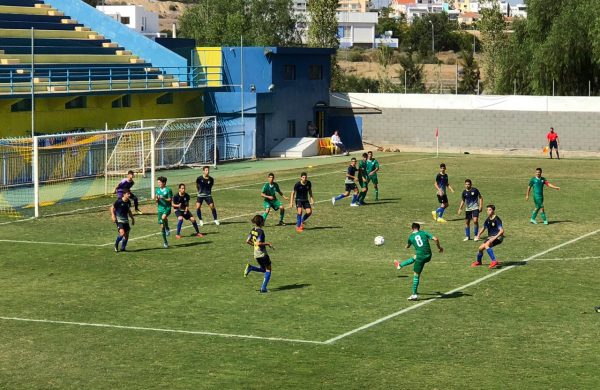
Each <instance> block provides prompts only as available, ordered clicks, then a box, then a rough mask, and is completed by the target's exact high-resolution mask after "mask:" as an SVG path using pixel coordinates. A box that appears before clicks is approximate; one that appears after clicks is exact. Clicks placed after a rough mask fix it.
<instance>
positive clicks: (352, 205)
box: [350, 203, 360, 207]
mask: <svg viewBox="0 0 600 390" xmlns="http://www.w3.org/2000/svg"><path fill="white" fill-rule="evenodd" d="M359 206H360V205H359V204H358V203H350V207H359Z"/></svg>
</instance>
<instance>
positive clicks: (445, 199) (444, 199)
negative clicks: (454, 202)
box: [437, 194, 448, 203]
mask: <svg viewBox="0 0 600 390" xmlns="http://www.w3.org/2000/svg"><path fill="white" fill-rule="evenodd" d="M437 197H438V202H440V203H448V195H446V194H444V195H438V196H437Z"/></svg>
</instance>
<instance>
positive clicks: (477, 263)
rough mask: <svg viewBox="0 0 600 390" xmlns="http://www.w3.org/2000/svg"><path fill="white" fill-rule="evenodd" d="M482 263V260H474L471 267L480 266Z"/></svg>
mask: <svg viewBox="0 0 600 390" xmlns="http://www.w3.org/2000/svg"><path fill="white" fill-rule="evenodd" d="M480 265H481V262H480V261H474V262H472V263H471V267H479V266H480Z"/></svg>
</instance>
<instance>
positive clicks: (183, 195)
mask: <svg viewBox="0 0 600 390" xmlns="http://www.w3.org/2000/svg"><path fill="white" fill-rule="evenodd" d="M171 204H172V205H173V208H174V209H175V216H176V217H177V235H175V238H177V239H179V238H181V226H182V225H183V220H184V219H185V220H188V221H190V222H191V223H192V226H194V229H195V230H196V234H195V236H196V237H203V234H201V233H200V230H199V229H198V224H197V223H196V220H195V219H194V216H193V215H192V213H191V212H190V194H188V193H187V192H185V184H183V183H181V184H179V190H178V192H177V193H176V194H175V196H173V200H172V203H171Z"/></svg>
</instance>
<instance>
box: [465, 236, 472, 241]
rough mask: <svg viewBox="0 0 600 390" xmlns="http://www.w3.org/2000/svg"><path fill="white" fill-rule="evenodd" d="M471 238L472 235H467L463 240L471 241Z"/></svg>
mask: <svg viewBox="0 0 600 390" xmlns="http://www.w3.org/2000/svg"><path fill="white" fill-rule="evenodd" d="M470 239H471V237H465V238H463V241H469V240H470Z"/></svg>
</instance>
